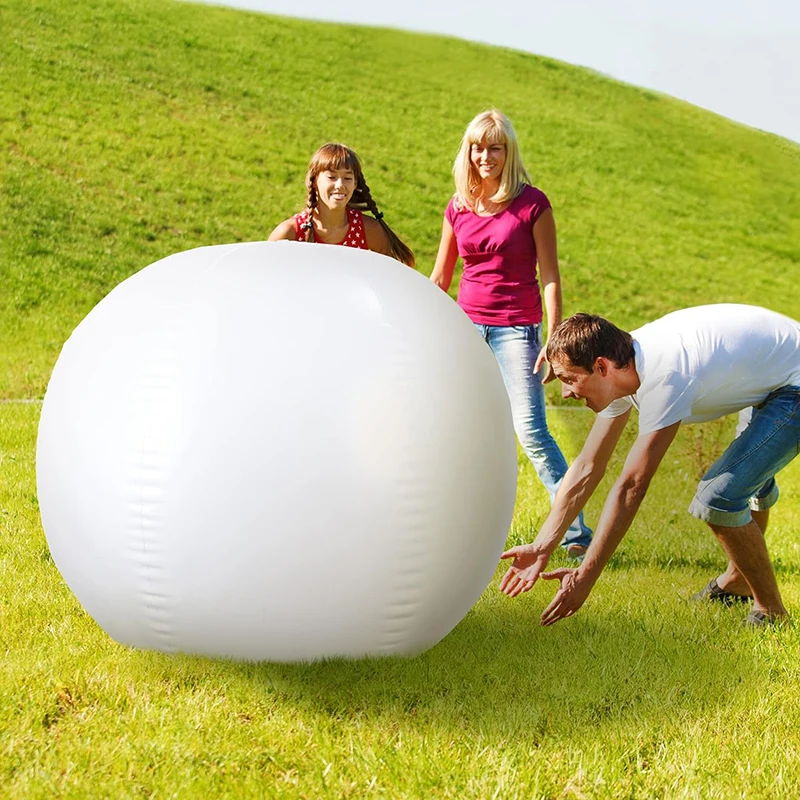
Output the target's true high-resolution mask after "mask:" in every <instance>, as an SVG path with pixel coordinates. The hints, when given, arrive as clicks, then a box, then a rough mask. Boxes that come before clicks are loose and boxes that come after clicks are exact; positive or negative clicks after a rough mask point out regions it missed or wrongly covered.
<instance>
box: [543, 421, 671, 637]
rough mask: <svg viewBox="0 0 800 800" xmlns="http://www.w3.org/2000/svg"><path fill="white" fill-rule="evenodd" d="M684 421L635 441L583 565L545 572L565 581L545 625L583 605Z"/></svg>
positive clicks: (548, 577)
mask: <svg viewBox="0 0 800 800" xmlns="http://www.w3.org/2000/svg"><path fill="white" fill-rule="evenodd" d="M680 425H681V424H680V422H676V423H675V424H674V425H670V426H669V427H668V428H662V429H661V430H660V431H656V432H655V433H649V434H645V435H644V436H640V437H639V438H638V439H637V440H636V441H635V442H634V444H633V447H631V450H630V452H629V453H628V457H627V458H626V459H625V466H624V467H623V469H622V474H621V475H620V476H619V478H618V479H617V481H616V483H615V484H614V486H613V487H612V488H611V491H610V492H609V493H608V497H607V498H606V502H605V504H604V505H603V512H602V514H601V515H600V521H599V522H598V524H597V529H596V531H595V534H594V538H593V539H592V543H591V544H590V545H589V549H588V551H587V552H586V556H585V558H584V559H583V563H582V564H581V565H580V567H578V568H577V569H557V570H554V571H553V572H549V573H543V574H542V577H543V578H545V579H548V580H551V579H558V580H560V581H561V588H560V589H559V590H558V592H557V593H556V596H555V597H554V598H553V602H552V603H550V605H549V606H548V607H547V608H546V609H545V610H544V612H543V613H542V625H552V624H553V623H554V622H558V620H560V619H563V618H564V617H571V616H572V615H573V614H574V613H575V612H576V611H577V610H578V609H579V608H580V607H581V606H582V605H583V603H584V602H585V600H586V598H587V597H588V596H589V593H590V592H591V591H592V587H593V586H594V584H595V582H596V581H597V579H598V578H599V577H600V573H601V572H602V571H603V567H605V565H606V564H607V563H608V560H609V559H610V558H611V556H612V555H613V553H614V551H615V550H616V549H617V546H618V545H619V543H620V542H621V541H622V538H623V536H625V534H626V532H627V530H628V528H629V527H630V525H631V522H633V518H634V517H635V516H636V512H637V511H638V510H639V506H640V505H641V504H642V500H644V496H645V494H647V489H648V487H649V486H650V481H651V480H652V479H653V475H655V473H656V470H657V469H658V467H659V465H660V464H661V460H662V459H663V458H664V454H665V453H666V452H667V450H668V449H669V446H670V445H671V444H672V441H673V439H674V438H675V434H676V433H677V432H678V428H679V427H680Z"/></svg>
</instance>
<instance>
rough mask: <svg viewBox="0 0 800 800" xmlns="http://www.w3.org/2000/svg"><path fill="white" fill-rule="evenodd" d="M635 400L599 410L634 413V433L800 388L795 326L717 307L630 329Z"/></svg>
mask: <svg viewBox="0 0 800 800" xmlns="http://www.w3.org/2000/svg"><path fill="white" fill-rule="evenodd" d="M631 336H632V337H633V347H634V351H635V353H636V359H635V364H636V372H637V374H638V376H639V380H640V381H641V384H640V386H639V389H638V390H637V392H636V394H633V395H630V396H629V397H623V398H621V399H619V400H615V401H614V402H613V403H611V404H610V405H609V406H608V407H607V408H605V409H604V410H603V411H601V412H600V416H602V417H617V416H619V415H620V414H623V413H624V412H625V411H627V410H628V409H629V408H630V407H631V406H633V407H634V408H636V409H638V410H639V434H640V435H641V434H644V433H653V432H654V431H658V430H661V429H662V428H667V427H669V426H670V425H672V424H674V423H675V422H679V421H683V422H704V421H706V420H709V419H717V417H722V416H725V415H726V414H731V413H733V412H735V411H740V410H741V409H743V408H747V407H748V406H753V405H757V404H758V403H761V402H762V401H763V400H764V399H765V398H766V397H767V395H768V394H769V393H770V392H773V391H775V389H780V388H781V387H782V386H800V323H798V322H795V321H794V320H792V319H790V318H789V317H785V316H783V315H782V314H778V313H776V312H775V311H768V310H767V309H765V308H759V307H758V306H746V305H734V304H731V303H720V304H718V305H710V306H696V307H695V308H685V309H682V310H681V311H674V312H672V313H671V314H667V315H666V316H665V317H661V319H657V320H655V322H651V323H649V324H648V325H644V326H643V327H641V328H639V329H637V330H635V331H632V332H631Z"/></svg>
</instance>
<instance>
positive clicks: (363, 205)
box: [269, 142, 414, 267]
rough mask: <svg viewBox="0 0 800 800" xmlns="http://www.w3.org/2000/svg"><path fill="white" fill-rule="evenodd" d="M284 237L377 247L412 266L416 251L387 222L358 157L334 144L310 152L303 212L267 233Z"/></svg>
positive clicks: (302, 240)
mask: <svg viewBox="0 0 800 800" xmlns="http://www.w3.org/2000/svg"><path fill="white" fill-rule="evenodd" d="M364 211H369V212H370V213H371V214H372V216H371V217H369V216H365V215H364ZM280 239H289V240H291V241H300V242H319V243H321V244H338V245H344V246H345V247H355V248H358V249H361V250H374V251H375V252H376V253H383V254H384V255H387V256H391V257H392V258H395V259H397V260H398V261H402V262H403V264H408V266H410V267H413V266H414V254H413V253H412V252H411V250H410V249H409V247H408V246H407V245H406V244H404V243H403V242H402V241H401V240H400V238H399V237H398V236H397V234H395V233H394V231H392V229H391V228H390V227H389V226H388V225H387V224H386V223H385V222H384V221H383V212H381V211H379V210H378V206H377V204H376V203H375V201H374V200H373V199H372V194H371V192H370V190H369V186H367V182H366V180H364V173H363V171H362V169H361V161H360V159H359V157H358V156H357V155H356V153H355V151H353V150H351V149H350V148H349V147H347V146H346V145H343V144H338V143H335V142H331V143H329V144H326V145H323V146H322V147H320V149H319V150H317V152H316V153H314V155H313V156H312V158H311V162H310V163H309V165H308V171H307V172H306V207H305V210H304V211H302V212H301V213H299V214H295V215H294V216H293V217H290V218H289V219H287V220H284V221H283V222H281V223H280V225H278V226H277V227H276V228H275V230H274V231H272V233H271V234H270V235H269V241H271V242H273V241H277V240H280Z"/></svg>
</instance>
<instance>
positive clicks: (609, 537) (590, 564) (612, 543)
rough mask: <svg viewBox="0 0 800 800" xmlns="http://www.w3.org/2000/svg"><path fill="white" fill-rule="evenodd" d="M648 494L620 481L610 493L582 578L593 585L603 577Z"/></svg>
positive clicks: (639, 488)
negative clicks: (601, 574) (602, 573)
mask: <svg viewBox="0 0 800 800" xmlns="http://www.w3.org/2000/svg"><path fill="white" fill-rule="evenodd" d="M646 491H647V487H646V486H642V485H640V484H633V485H631V484H627V483H626V482H625V481H624V480H623V479H622V478H620V480H618V481H617V483H615V484H614V487H613V488H612V490H611V491H610V492H609V494H608V497H607V498H606V502H605V504H604V506H603V511H602V513H601V514H600V521H599V522H598V523H597V529H596V530H595V533H594V537H593V538H592V543H591V545H589V550H588V551H587V553H586V556H585V557H584V559H583V563H582V564H581V566H580V568H579V571H580V572H581V575H582V576H583V577H585V578H588V579H589V580H590V581H591V583H592V584H594V583H595V581H596V580H597V579H598V578H599V577H600V573H601V572H602V571H603V568H604V567H605V565H606V564H607V563H608V561H609V559H610V558H611V556H612V555H614V551H615V550H616V549H617V547H618V546H619V543H620V542H621V541H622V539H623V538H624V536H625V534H626V533H627V532H628V528H630V526H631V523H632V522H633V519H634V517H635V516H636V513H637V512H638V510H639V506H640V505H641V504H642V500H643V499H644V496H645V493H646Z"/></svg>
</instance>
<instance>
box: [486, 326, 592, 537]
mask: <svg viewBox="0 0 800 800" xmlns="http://www.w3.org/2000/svg"><path fill="white" fill-rule="evenodd" d="M475 327H476V328H477V329H478V331H479V332H480V334H481V336H483V338H484V340H485V341H486V343H487V344H488V345H489V347H491V348H492V352H493V353H494V355H495V358H496V359H497V363H498V364H499V365H500V372H501V373H502V375H503V382H504V383H505V385H506V392H507V393H508V399H509V400H510V401H511V413H512V416H513V418H514V430H515V431H516V432H517V438H518V439H519V443H520V444H521V445H522V449H523V450H524V451H525V455H527V456H528V458H529V459H530V461H531V464H533V467H534V469H535V470H536V474H537V475H538V476H539V480H540V481H541V482H542V484H544V488H545V489H547V493H548V494H549V495H550V502H551V503H552V502H553V499H554V498H555V496H556V492H557V491H558V487H559V485H560V484H561V479H562V478H563V477H564V473H565V472H566V471H567V462H566V459H565V458H564V456H563V454H562V452H561V450H560V449H559V447H558V445H557V444H556V440H555V439H554V438H553V437H552V435H551V433H550V431H549V430H548V428H547V419H546V418H545V413H544V387H543V386H542V380H541V378H540V376H539V375H538V374H537V373H535V372H534V371H533V365H534V364H535V363H536V357H537V356H538V355H539V350H540V349H541V340H540V338H539V337H540V333H539V332H540V329H541V325H519V326H516V325H515V326H506V325H502V326H501V325H480V324H478V323H475ZM591 540H592V531H591V529H590V528H588V527H586V524H585V523H584V521H583V512H581V514H580V515H579V516H578V518H577V519H576V520H575V521H574V522H573V523H572V525H570V527H569V529H568V530H567V533H566V535H565V536H564V541H563V542H562V543H561V545H562V547H568V546H569V545H571V544H581V545H584V546H586V547H588V545H589V542H591Z"/></svg>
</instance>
